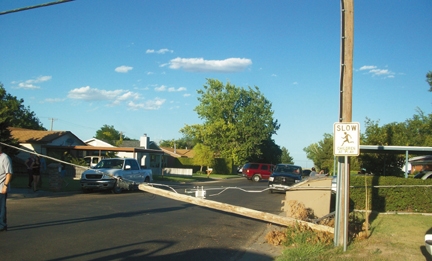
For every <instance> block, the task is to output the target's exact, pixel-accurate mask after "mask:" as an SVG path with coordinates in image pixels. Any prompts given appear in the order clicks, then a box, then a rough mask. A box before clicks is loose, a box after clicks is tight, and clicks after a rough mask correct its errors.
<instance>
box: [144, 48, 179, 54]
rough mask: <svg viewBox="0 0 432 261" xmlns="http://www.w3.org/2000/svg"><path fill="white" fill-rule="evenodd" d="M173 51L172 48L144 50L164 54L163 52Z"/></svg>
mask: <svg viewBox="0 0 432 261" xmlns="http://www.w3.org/2000/svg"><path fill="white" fill-rule="evenodd" d="M173 52H174V51H173V50H170V49H166V48H163V49H159V50H156V51H155V50H153V49H147V51H146V53H157V54H165V53H173Z"/></svg>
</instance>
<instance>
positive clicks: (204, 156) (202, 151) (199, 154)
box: [193, 143, 214, 176]
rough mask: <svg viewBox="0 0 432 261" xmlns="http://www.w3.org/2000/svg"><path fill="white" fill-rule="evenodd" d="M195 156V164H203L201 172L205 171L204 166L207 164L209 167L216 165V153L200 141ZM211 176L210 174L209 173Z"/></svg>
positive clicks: (195, 148)
mask: <svg viewBox="0 0 432 261" xmlns="http://www.w3.org/2000/svg"><path fill="white" fill-rule="evenodd" d="M194 151H195V156H194V158H193V161H194V164H196V165H199V166H201V168H200V172H202V171H203V167H204V166H207V168H210V167H213V165H214V153H213V151H212V150H211V149H210V147H207V146H205V145H203V144H201V143H198V144H197V145H195V147H194ZM207 176H209V175H207Z"/></svg>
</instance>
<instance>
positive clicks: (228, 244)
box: [0, 178, 284, 260]
mask: <svg viewBox="0 0 432 261" xmlns="http://www.w3.org/2000/svg"><path fill="white" fill-rule="evenodd" d="M194 186H204V187H205V188H206V189H207V188H212V189H215V188H218V189H220V188H225V187H241V188H243V189H246V190H254V191H258V190H262V189H265V188H266V186H267V182H258V183H256V182H251V181H247V180H246V179H243V178H240V179H232V180H221V181H218V182H212V183H201V184H194V185H191V184H183V185H175V186H173V188H174V189H175V190H177V192H179V193H184V190H185V189H187V188H189V189H190V188H193V187H194ZM220 191H221V190H209V191H207V197H206V198H207V199H209V200H214V201H220V202H224V203H228V204H233V205H238V206H243V207H248V208H253V209H256V210H260V211H265V212H270V213H274V214H279V213H280V207H281V203H280V202H281V200H282V199H283V198H284V194H270V193H269V192H268V191H264V192H261V193H247V192H243V191H240V190H231V189H230V190H227V191H224V192H223V193H221V194H220V195H215V196H211V195H214V194H217V193H219V192H220ZM190 195H192V194H190ZM7 203H8V226H9V228H8V231H7V232H2V233H1V234H0V251H1V256H2V258H1V259H2V260H202V259H205V260H239V259H240V258H241V257H242V255H243V253H244V251H245V250H246V248H247V247H248V246H250V245H251V244H252V243H253V242H254V241H256V240H257V237H258V235H260V233H261V232H262V231H263V229H264V228H265V226H266V225H267V223H266V222H262V221H257V220H253V219H249V218H246V217H241V216H237V215H234V214H230V213H225V212H223V211H217V210H212V209H207V208H203V207H198V206H195V205H192V204H187V203H184V202H180V201H175V200H171V199H168V198H163V197H160V196H155V195H153V194H149V193H146V192H142V191H137V192H125V193H122V194H119V195H116V194H111V193H106V192H93V193H89V194H81V193H78V194H53V195H52V196H43V197H35V198H23V199H9V200H8V202H7ZM254 258H256V259H257V260H272V258H271V257H269V256H266V255H263V254H261V253H256V256H255V257H254Z"/></svg>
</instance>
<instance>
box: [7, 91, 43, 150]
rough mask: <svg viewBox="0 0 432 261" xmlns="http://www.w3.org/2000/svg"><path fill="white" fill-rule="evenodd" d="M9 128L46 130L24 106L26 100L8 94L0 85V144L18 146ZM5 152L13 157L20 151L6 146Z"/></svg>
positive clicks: (28, 108)
mask: <svg viewBox="0 0 432 261" xmlns="http://www.w3.org/2000/svg"><path fill="white" fill-rule="evenodd" d="M9 127H17V128H26V129H33V130H45V128H44V127H43V126H42V124H41V122H40V121H39V119H38V118H37V117H36V115H35V113H34V112H33V111H31V110H30V107H25V106H24V100H23V99H18V98H17V97H15V96H12V95H11V94H9V93H7V92H6V90H5V88H4V87H3V84H1V83H0V142H3V143H6V144H9V145H12V146H17V145H18V142H17V141H16V140H14V139H13V138H12V136H11V133H10V130H9ZM4 152H5V153H7V154H9V155H10V156H12V155H14V154H16V153H17V152H18V151H16V150H14V149H11V148H10V147H7V146H5V147H4Z"/></svg>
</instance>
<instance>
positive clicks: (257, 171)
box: [242, 163, 274, 182]
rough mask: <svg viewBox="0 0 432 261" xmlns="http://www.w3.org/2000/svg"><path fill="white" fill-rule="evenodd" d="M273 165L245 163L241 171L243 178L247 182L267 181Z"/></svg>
mask: <svg viewBox="0 0 432 261" xmlns="http://www.w3.org/2000/svg"><path fill="white" fill-rule="evenodd" d="M273 167H274V165H273V164H268V163H246V164H245V165H244V166H243V169H242V175H243V177H246V178H247V179H248V180H253V181H256V182H258V181H260V180H262V179H265V180H267V179H268V178H269V177H270V175H271V174H272V172H273Z"/></svg>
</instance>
